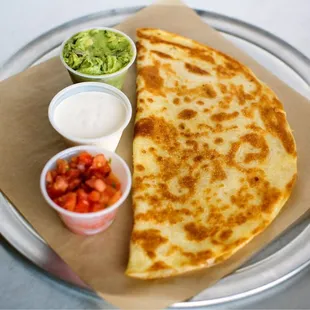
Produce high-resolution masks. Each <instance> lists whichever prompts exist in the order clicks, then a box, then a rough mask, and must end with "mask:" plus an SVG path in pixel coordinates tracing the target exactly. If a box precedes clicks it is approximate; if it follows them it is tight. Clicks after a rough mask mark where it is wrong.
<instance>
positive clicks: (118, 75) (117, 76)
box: [60, 27, 137, 89]
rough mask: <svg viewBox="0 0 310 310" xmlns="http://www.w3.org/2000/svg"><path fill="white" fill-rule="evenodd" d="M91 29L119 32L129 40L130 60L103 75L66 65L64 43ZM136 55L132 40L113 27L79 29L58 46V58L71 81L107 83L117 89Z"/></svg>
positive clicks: (122, 82) (120, 86)
mask: <svg viewBox="0 0 310 310" xmlns="http://www.w3.org/2000/svg"><path fill="white" fill-rule="evenodd" d="M92 29H99V30H108V31H112V32H116V33H119V34H121V35H122V36H124V37H125V38H126V39H127V40H128V41H129V43H130V45H131V48H132V53H133V55H132V58H131V60H130V62H129V63H128V64H127V65H126V66H125V67H123V68H122V69H120V70H119V71H116V72H114V73H110V74H103V75H90V74H84V73H81V72H78V71H76V70H74V69H72V68H71V67H70V66H68V65H67V64H66V62H65V61H64V59H63V49H64V46H65V45H66V43H67V41H68V40H70V39H71V38H72V37H73V36H75V35H76V34H78V33H80V32H84V31H88V30H92ZM136 56H137V49H136V45H135V43H134V42H133V40H132V39H131V38H130V37H129V36H128V35H127V34H125V33H124V32H122V31H119V30H117V29H114V28H108V27H92V28H88V29H83V30H81V31H78V32H76V33H74V34H72V35H70V37H68V38H67V39H66V40H65V41H64V42H63V43H62V45H61V48H60V60H61V62H62V64H63V65H64V66H65V68H66V69H67V70H68V72H69V75H70V78H71V80H72V82H73V83H80V82H90V81H93V82H101V83H107V84H110V85H113V86H115V87H117V88H119V89H121V88H122V87H123V84H124V81H125V77H126V73H127V71H128V69H129V68H130V67H131V65H132V64H133V63H134V61H135V59H136Z"/></svg>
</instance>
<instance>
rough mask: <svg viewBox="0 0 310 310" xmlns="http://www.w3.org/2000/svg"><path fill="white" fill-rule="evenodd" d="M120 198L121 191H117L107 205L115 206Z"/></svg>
mask: <svg viewBox="0 0 310 310" xmlns="http://www.w3.org/2000/svg"><path fill="white" fill-rule="evenodd" d="M121 196H122V193H121V191H117V192H116V193H115V194H114V195H113V196H112V197H111V198H110V200H109V202H108V205H109V206H111V205H113V204H115V203H116V202H117V201H118V200H119V199H120V198H121Z"/></svg>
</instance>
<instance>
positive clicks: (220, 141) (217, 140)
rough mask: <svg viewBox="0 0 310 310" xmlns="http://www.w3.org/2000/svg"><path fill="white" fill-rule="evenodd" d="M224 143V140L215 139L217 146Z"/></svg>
mask: <svg viewBox="0 0 310 310" xmlns="http://www.w3.org/2000/svg"><path fill="white" fill-rule="evenodd" d="M223 142H224V140H223V138H215V139H214V143H215V144H221V143H223Z"/></svg>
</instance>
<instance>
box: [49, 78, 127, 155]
mask: <svg viewBox="0 0 310 310" xmlns="http://www.w3.org/2000/svg"><path fill="white" fill-rule="evenodd" d="M131 116H132V107H131V103H130V101H129V99H128V97H127V96H126V95H125V94H124V93H123V92H122V91H120V90H119V89H117V88H116V87H113V86H111V85H108V84H104V83H96V82H84V83H79V84H74V85H71V86H68V87H66V88H64V89H63V90H61V91H60V92H59V93H58V94H56V96H55V97H54V98H53V99H52V101H51V102H50V105H49V108H48V117H49V121H50V123H51V125H52V126H53V128H54V129H55V130H56V131H57V132H58V133H59V134H60V135H61V136H62V137H63V138H64V139H65V140H66V141H67V142H68V144H69V146H75V145H96V146H99V147H104V148H105V149H108V150H110V151H115V149H116V147H117V145H118V143H119V140H120V138H121V136H122V133H123V130H124V129H125V128H126V127H127V125H128V123H129V121H130V119H131Z"/></svg>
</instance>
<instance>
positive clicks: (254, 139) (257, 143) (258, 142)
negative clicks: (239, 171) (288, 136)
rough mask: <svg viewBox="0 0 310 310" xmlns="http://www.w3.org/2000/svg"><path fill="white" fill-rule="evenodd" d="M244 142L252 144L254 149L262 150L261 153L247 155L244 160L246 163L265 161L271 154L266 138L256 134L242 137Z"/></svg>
mask: <svg viewBox="0 0 310 310" xmlns="http://www.w3.org/2000/svg"><path fill="white" fill-rule="evenodd" d="M241 141H242V142H246V143H249V144H251V145H252V146H253V147H255V148H258V149H260V152H259V153H247V154H246V155H245V158H244V162H245V163H249V162H251V161H253V160H260V161H262V160H264V159H266V158H267V156H268V154H269V147H268V144H267V142H266V140H265V138H264V137H263V136H261V135H258V134H256V133H249V134H246V135H244V136H242V137H241Z"/></svg>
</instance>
